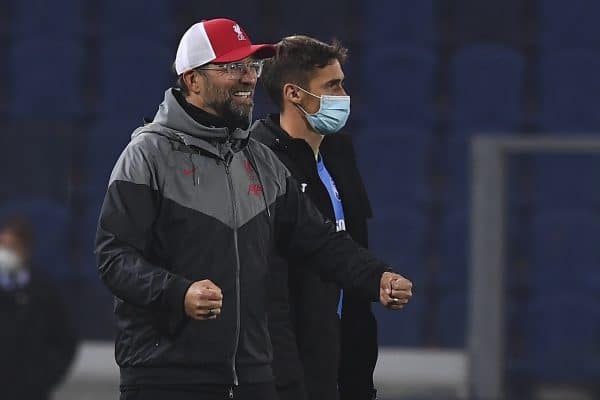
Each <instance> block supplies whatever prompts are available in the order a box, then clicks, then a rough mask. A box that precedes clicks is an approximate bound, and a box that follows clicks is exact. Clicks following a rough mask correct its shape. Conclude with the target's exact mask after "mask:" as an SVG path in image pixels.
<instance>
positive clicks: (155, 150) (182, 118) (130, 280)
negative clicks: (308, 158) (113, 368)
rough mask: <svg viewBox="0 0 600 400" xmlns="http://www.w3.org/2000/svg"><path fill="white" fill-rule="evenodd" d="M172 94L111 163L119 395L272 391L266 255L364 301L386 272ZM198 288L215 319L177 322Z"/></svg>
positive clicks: (260, 159) (101, 239)
mask: <svg viewBox="0 0 600 400" xmlns="http://www.w3.org/2000/svg"><path fill="white" fill-rule="evenodd" d="M172 90H174V89H170V90H168V91H167V92H166V94H165V100H164V101H163V103H162V104H161V105H160V107H159V111H158V113H157V114H156V116H155V118H154V121H153V122H152V123H150V124H147V125H145V126H143V127H141V128H138V129H137V130H136V131H135V132H134V133H133V135H132V140H131V142H130V143H129V144H128V145H127V147H126V148H125V150H124V151H123V153H122V154H121V156H120V158H119V160H118V161H117V163H116V165H115V167H114V170H113V172H112V174H111V177H110V182H109V186H108V189H107V193H106V197H105V199H104V203H103V205H102V210H101V213H100V218H99V222H98V231H97V236H96V248H95V252H96V256H97V262H98V269H99V273H100V276H101V278H102V280H103V282H104V283H105V284H106V285H107V286H108V288H109V289H110V290H111V291H112V293H113V294H114V295H115V298H116V302H115V313H116V317H117V324H118V335H117V338H116V344H115V357H116V360H117V363H118V364H119V366H120V369H121V384H122V385H125V386H127V385H151V384H185V385H187V384H232V385H235V384H238V383H255V382H267V381H271V380H272V379H273V376H272V375H273V374H272V371H271V367H270V363H271V359H272V354H271V353H272V350H271V344H270V339H269V334H268V329H267V317H266V311H265V310H266V304H265V302H266V300H267V297H266V295H267V290H266V287H267V285H269V283H270V282H269V277H268V275H267V272H268V263H269V255H270V254H272V251H273V250H274V249H275V248H277V251H278V252H279V253H280V254H283V255H284V256H285V257H287V258H289V259H293V258H294V257H302V258H309V259H311V260H312V261H311V262H307V263H306V264H305V265H311V266H313V268H315V269H317V270H318V271H319V273H320V274H321V275H322V276H323V277H325V278H326V279H328V280H331V281H334V282H337V283H339V284H340V285H341V286H343V287H344V288H346V289H354V290H359V291H362V293H364V294H365V296H368V297H369V298H371V299H373V300H375V299H377V298H378V296H379V280H380V277H381V274H382V273H383V272H384V271H385V270H386V269H387V268H386V265H385V264H384V263H382V262H380V261H379V260H377V259H375V258H374V257H372V256H371V255H370V254H369V253H368V252H367V251H366V250H364V249H362V248H360V247H359V246H358V245H356V244H355V243H354V242H353V241H352V240H351V239H350V238H349V237H348V236H347V235H346V234H345V233H343V232H340V233H336V232H335V227H334V225H333V224H331V223H329V222H326V221H325V220H324V219H323V217H322V216H321V214H320V213H319V212H318V211H317V209H316V208H315V207H314V206H313V204H312V203H311V202H310V201H309V200H308V199H307V198H306V197H305V196H304V194H303V193H301V192H300V190H299V189H298V186H297V184H296V182H295V181H294V180H293V179H292V178H291V177H290V174H289V172H288V170H287V169H286V168H285V167H284V165H283V164H282V163H281V162H280V161H279V160H278V158H277V156H275V155H274V154H273V153H272V152H271V150H269V149H268V148H267V147H265V146H264V145H262V144H260V143H258V142H256V141H254V140H252V139H250V138H249V137H248V132H247V131H242V130H236V131H234V132H232V133H230V132H229V130H228V129H227V128H208V127H205V126H203V125H200V124H199V123H197V122H196V121H194V120H193V119H192V118H191V117H190V116H189V115H187V114H186V112H185V111H184V110H183V109H182V108H181V106H180V105H179V104H178V103H177V101H176V99H175V98H174V97H173V93H172V92H171V91H172ZM203 279H210V280H211V281H213V282H214V283H215V284H216V285H217V286H219V287H220V288H221V290H222V292H223V308H222V313H221V315H220V316H219V317H218V318H217V319H216V320H206V321H198V320H192V319H190V318H188V317H187V316H186V314H185V312H184V296H185V293H186V291H187V289H188V287H189V286H190V285H191V284H192V282H194V281H198V280H203Z"/></svg>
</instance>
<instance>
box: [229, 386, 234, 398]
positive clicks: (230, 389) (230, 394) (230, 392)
mask: <svg viewBox="0 0 600 400" xmlns="http://www.w3.org/2000/svg"><path fill="white" fill-rule="evenodd" d="M229 398H230V399H233V388H232V387H230V388H229Z"/></svg>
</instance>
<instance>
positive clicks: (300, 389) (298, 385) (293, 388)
mask: <svg viewBox="0 0 600 400" xmlns="http://www.w3.org/2000/svg"><path fill="white" fill-rule="evenodd" d="M277 395H278V396H279V400H308V394H307V393H306V388H305V387H304V382H303V381H299V382H292V383H288V384H286V385H285V386H280V385H277Z"/></svg>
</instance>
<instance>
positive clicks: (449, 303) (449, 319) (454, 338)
mask: <svg viewBox="0 0 600 400" xmlns="http://www.w3.org/2000/svg"><path fill="white" fill-rule="evenodd" d="M467 299H468V292H467V291H466V290H464V289H463V290H457V291H454V292H449V293H447V294H445V295H442V296H441V297H440V298H439V300H438V303H437V308H436V313H435V319H434V326H435V328H434V330H433V333H434V336H435V338H436V347H443V348H457V349H458V348H464V347H465V345H466V339H467V332H468V330H467V321H468V312H469V310H468V307H467Z"/></svg>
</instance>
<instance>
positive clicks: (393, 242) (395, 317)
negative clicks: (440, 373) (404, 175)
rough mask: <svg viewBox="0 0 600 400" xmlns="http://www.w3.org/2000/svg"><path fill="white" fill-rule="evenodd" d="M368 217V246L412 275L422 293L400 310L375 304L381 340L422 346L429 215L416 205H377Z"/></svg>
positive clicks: (400, 270) (401, 344) (408, 274)
mask: <svg viewBox="0 0 600 400" xmlns="http://www.w3.org/2000/svg"><path fill="white" fill-rule="evenodd" d="M374 213H375V217H374V218H373V219H372V220H370V221H369V249H370V250H371V251H372V252H373V254H375V255H376V256H377V257H378V258H380V259H382V260H384V261H385V262H387V263H389V264H390V265H391V266H393V268H394V269H395V270H396V271H398V272H399V273H401V274H402V275H404V276H406V277H407V278H408V279H410V280H411V281H412V282H413V284H414V285H415V288H419V291H420V292H419V293H421V295H419V296H415V297H414V298H413V299H412V300H411V302H410V304H409V305H408V306H407V307H406V308H405V309H404V310H402V312H401V313H400V314H401V315H399V314H397V313H390V312H389V311H388V310H385V309H383V307H378V306H376V307H373V310H374V312H375V315H376V317H377V320H378V321H379V324H380V326H381V328H380V329H379V339H380V344H382V345H386V346H411V347H415V346H419V345H422V340H423V321H424V311H425V308H424V307H425V303H426V301H427V296H426V294H425V293H424V288H425V286H426V277H427V271H426V270H425V268H426V265H425V231H426V229H427V226H426V223H427V220H426V217H425V216H424V215H423V214H421V212H420V211H419V210H417V209H412V210H409V209H398V208H390V209H376V210H374Z"/></svg>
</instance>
